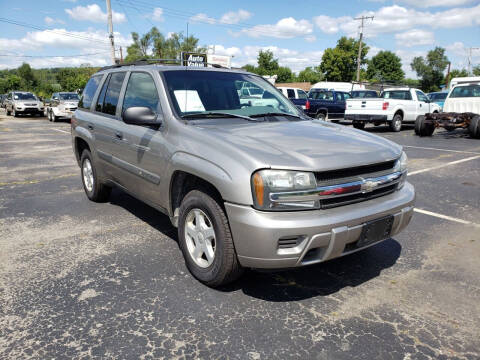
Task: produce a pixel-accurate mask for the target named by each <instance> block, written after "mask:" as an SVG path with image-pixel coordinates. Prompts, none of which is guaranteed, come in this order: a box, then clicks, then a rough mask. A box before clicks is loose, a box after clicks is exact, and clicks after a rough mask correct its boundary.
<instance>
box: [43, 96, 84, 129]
mask: <svg viewBox="0 0 480 360" xmlns="http://www.w3.org/2000/svg"><path fill="white" fill-rule="evenodd" d="M79 100H80V97H79V96H78V94H77V93H75V92H58V93H54V94H53V95H52V98H51V100H50V104H49V105H48V106H47V118H48V120H50V121H53V122H55V121H57V120H59V119H60V118H64V119H71V118H72V115H73V113H74V112H75V110H77V106H78V101H79Z"/></svg>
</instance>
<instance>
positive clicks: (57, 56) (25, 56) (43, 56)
mask: <svg viewBox="0 0 480 360" xmlns="http://www.w3.org/2000/svg"><path fill="white" fill-rule="evenodd" d="M108 53H110V51H103V52H96V53H90V54H76V55H11V54H0V56H10V57H20V58H75V57H83V56H92V55H100V54H108Z"/></svg>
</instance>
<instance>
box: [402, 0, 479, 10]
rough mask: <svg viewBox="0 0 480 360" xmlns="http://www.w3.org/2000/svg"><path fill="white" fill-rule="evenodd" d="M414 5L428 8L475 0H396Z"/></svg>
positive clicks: (459, 4)
mask: <svg viewBox="0 0 480 360" xmlns="http://www.w3.org/2000/svg"><path fill="white" fill-rule="evenodd" d="M397 1H398V2H402V3H405V4H408V5H411V6H414V7H418V8H428V7H453V6H461V5H466V4H470V3H472V2H474V1H476V0H422V1H419V0H397Z"/></svg>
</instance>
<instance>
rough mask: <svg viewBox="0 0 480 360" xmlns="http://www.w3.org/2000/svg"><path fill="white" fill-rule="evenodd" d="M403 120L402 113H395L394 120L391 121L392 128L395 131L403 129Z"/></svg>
mask: <svg viewBox="0 0 480 360" xmlns="http://www.w3.org/2000/svg"><path fill="white" fill-rule="evenodd" d="M402 121H403V118H402V115H400V114H395V115H394V116H393V119H392V121H391V122H390V130H392V131H393V132H399V131H400V130H402Z"/></svg>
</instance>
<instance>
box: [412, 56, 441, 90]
mask: <svg viewBox="0 0 480 360" xmlns="http://www.w3.org/2000/svg"><path fill="white" fill-rule="evenodd" d="M447 65H448V58H447V56H446V55H445V49H444V48H441V47H436V48H435V49H433V50H430V51H429V52H428V54H427V56H426V58H423V57H421V56H417V57H415V58H414V59H413V61H412V63H411V64H410V66H411V67H412V70H413V71H415V72H416V73H417V76H418V77H419V78H420V79H421V80H420V86H421V88H422V90H423V91H425V92H431V91H437V90H439V89H440V85H441V84H442V83H443V81H444V80H445V79H444V75H443V72H444V71H445V69H446V67H447Z"/></svg>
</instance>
